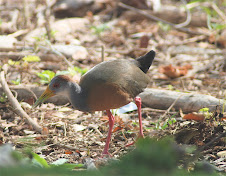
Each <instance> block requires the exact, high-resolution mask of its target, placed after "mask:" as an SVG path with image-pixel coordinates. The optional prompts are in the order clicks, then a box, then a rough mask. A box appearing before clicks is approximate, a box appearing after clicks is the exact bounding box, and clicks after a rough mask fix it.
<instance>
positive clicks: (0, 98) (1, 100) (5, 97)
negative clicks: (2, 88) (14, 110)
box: [0, 93, 7, 103]
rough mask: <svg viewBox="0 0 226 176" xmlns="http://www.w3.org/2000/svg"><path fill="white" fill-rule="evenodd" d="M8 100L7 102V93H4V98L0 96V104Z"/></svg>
mask: <svg viewBox="0 0 226 176" xmlns="http://www.w3.org/2000/svg"><path fill="white" fill-rule="evenodd" d="M6 100H7V96H6V94H5V93H2V96H0V102H1V103H4V102H6Z"/></svg>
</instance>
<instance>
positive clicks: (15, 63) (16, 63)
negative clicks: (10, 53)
mask: <svg viewBox="0 0 226 176" xmlns="http://www.w3.org/2000/svg"><path fill="white" fill-rule="evenodd" d="M8 64H9V65H20V61H13V60H11V59H9V60H8Z"/></svg>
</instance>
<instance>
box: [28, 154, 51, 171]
mask: <svg viewBox="0 0 226 176" xmlns="http://www.w3.org/2000/svg"><path fill="white" fill-rule="evenodd" d="M32 156H33V159H32V161H33V162H34V164H36V163H38V164H39V165H41V166H42V167H44V168H49V167H50V166H49V165H48V163H47V161H46V160H45V159H44V158H42V157H40V156H39V155H38V154H36V153H32Z"/></svg>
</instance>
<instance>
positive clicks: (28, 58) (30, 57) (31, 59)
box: [22, 55, 41, 62]
mask: <svg viewBox="0 0 226 176" xmlns="http://www.w3.org/2000/svg"><path fill="white" fill-rule="evenodd" d="M22 60H23V61H26V62H39V61H40V60H41V59H40V57H38V56H34V55H28V56H25V57H23V58H22Z"/></svg>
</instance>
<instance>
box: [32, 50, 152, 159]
mask: <svg viewBox="0 0 226 176" xmlns="http://www.w3.org/2000/svg"><path fill="white" fill-rule="evenodd" d="M154 57H155V51H153V50H151V51H149V52H148V53H146V54H145V55H143V56H140V57H138V58H137V59H115V60H109V61H104V62H101V63H99V64H97V65H96V66H94V67H93V68H91V69H90V70H89V71H88V72H86V73H85V74H84V75H83V76H82V77H81V79H80V82H79V83H76V82H75V81H74V80H73V79H72V78H70V77H69V76H67V75H58V76H55V77H54V78H53V79H52V80H51V81H50V83H49V85H48V86H47V88H46V90H45V91H44V93H43V94H42V95H41V96H40V97H39V98H38V99H37V100H36V102H35V103H34V104H33V108H36V107H37V106H38V105H40V104H41V103H43V102H44V101H45V100H47V99H48V98H50V97H52V96H55V95H61V96H64V97H67V99H68V100H69V102H70V103H71V104H72V106H73V108H75V109H77V110H80V111H83V112H94V111H104V110H105V111H106V113H107V115H108V118H109V122H108V123H109V129H108V135H107V138H106V144H105V147H104V150H103V152H102V155H110V154H109V144H110V141H111V134H112V129H113V126H114V121H115V118H114V116H113V115H112V113H111V111H110V110H111V109H117V108H120V107H122V106H124V105H126V104H128V103H130V102H132V101H134V102H135V104H136V105H137V109H138V118H139V135H138V138H139V137H141V138H143V137H144V134H143V128H142V117H141V98H140V97H138V96H137V95H138V94H140V93H141V92H143V91H144V89H145V88H146V87H147V85H148V84H149V82H150V78H149V77H148V76H147V74H146V73H147V71H148V70H149V68H150V66H151V64H152V61H153V60H154Z"/></svg>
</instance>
